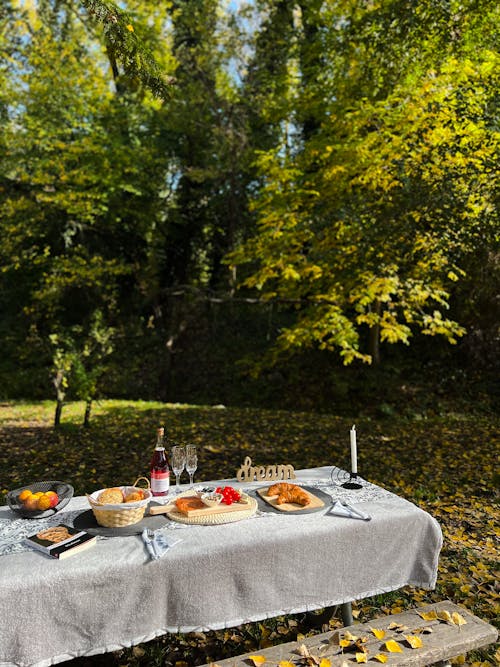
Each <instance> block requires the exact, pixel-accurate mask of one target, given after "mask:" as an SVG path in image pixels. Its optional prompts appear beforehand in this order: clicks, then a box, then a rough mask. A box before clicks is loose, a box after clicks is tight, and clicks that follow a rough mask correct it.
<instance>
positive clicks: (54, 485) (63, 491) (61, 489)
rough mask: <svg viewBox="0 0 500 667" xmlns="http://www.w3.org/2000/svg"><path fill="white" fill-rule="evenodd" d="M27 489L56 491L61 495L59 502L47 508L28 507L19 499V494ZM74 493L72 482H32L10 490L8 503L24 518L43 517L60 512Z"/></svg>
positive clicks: (43, 491) (34, 491)
mask: <svg viewBox="0 0 500 667" xmlns="http://www.w3.org/2000/svg"><path fill="white" fill-rule="evenodd" d="M25 489H29V490H30V491H32V492H33V493H36V492H37V491H42V493H46V492H47V491H55V492H56V493H57V495H58V496H59V502H58V503H57V505H56V506H55V507H50V508H49V509H46V510H29V509H26V508H25V507H24V505H23V504H22V502H20V500H19V494H20V493H21V491H24V490H25ZM73 493H74V489H73V487H72V486H71V484H67V483H66V482H59V481H57V480H52V481H46V482H32V483H31V484H26V486H22V487H20V488H19V489H14V490H13V491H9V493H8V494H7V504H8V505H9V507H10V509H11V510H12V511H13V512H16V514H19V515H20V516H22V517H23V518H24V519H43V518H44V517H46V516H52V515H53V514H56V513H57V512H59V510H62V508H63V507H65V506H66V505H67V504H68V503H69V501H70V500H71V498H72V497H73Z"/></svg>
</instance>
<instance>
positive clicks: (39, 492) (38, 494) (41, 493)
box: [33, 491, 43, 498]
mask: <svg viewBox="0 0 500 667" xmlns="http://www.w3.org/2000/svg"><path fill="white" fill-rule="evenodd" d="M33 496H34V497H35V498H40V496H43V491H37V492H36V493H34V494H33Z"/></svg>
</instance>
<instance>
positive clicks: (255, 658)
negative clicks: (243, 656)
mask: <svg viewBox="0 0 500 667" xmlns="http://www.w3.org/2000/svg"><path fill="white" fill-rule="evenodd" d="M248 659H249V660H251V661H252V662H253V664H254V665H255V667H259V665H263V664H264V663H265V662H266V658H265V657H264V656H263V655H249V656H248Z"/></svg>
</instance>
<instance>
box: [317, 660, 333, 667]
mask: <svg viewBox="0 0 500 667" xmlns="http://www.w3.org/2000/svg"><path fill="white" fill-rule="evenodd" d="M319 667H332V663H331V662H330V660H328V658H322V659H321V662H320V663H319Z"/></svg>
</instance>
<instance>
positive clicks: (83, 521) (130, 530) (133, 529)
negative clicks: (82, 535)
mask: <svg viewBox="0 0 500 667" xmlns="http://www.w3.org/2000/svg"><path fill="white" fill-rule="evenodd" d="M166 523H168V518H167V517H166V516H165V515H163V514H155V515H154V516H145V517H143V518H142V519H141V520H140V521H138V522H137V523H133V524H132V525H130V526H122V527H121V528H106V527H105V526H100V525H99V524H98V523H97V521H96V518H95V516H94V512H93V511H92V510H86V511H85V512H82V513H81V514H79V515H78V516H77V517H76V518H75V520H74V521H73V525H74V527H75V528H78V529H79V530H85V531H86V532H87V533H90V535H102V536H103V537H127V536H128V535H140V534H141V533H142V531H143V530H144V528H151V530H156V529H157V528H162V526H164V525H165V524H166Z"/></svg>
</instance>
